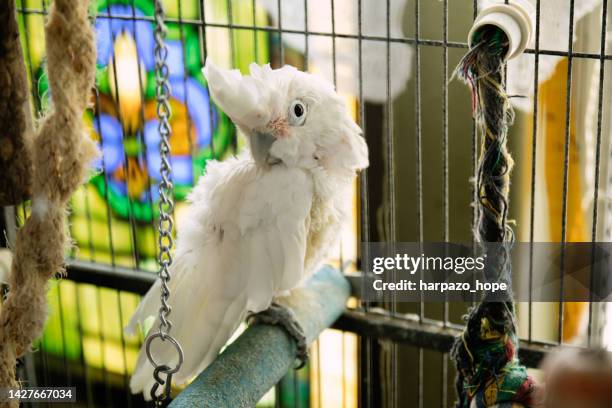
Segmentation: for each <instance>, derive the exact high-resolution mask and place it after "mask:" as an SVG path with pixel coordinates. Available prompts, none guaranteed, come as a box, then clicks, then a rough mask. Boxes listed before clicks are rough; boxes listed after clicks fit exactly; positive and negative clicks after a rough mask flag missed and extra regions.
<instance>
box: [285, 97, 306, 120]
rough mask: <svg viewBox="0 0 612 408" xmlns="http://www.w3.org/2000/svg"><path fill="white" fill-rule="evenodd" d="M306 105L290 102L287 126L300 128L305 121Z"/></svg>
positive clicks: (299, 102)
mask: <svg viewBox="0 0 612 408" xmlns="http://www.w3.org/2000/svg"><path fill="white" fill-rule="evenodd" d="M307 113H308V110H307V109H306V104H305V103H304V102H302V101H299V100H296V101H293V102H291V105H290V106H289V115H288V116H289V124H290V125H291V126H302V125H303V124H304V122H305V121H306V114H307Z"/></svg>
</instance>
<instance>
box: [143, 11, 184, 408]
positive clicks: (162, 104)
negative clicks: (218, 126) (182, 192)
mask: <svg viewBox="0 0 612 408" xmlns="http://www.w3.org/2000/svg"><path fill="white" fill-rule="evenodd" d="M164 16H165V13H164V9H163V6H162V3H161V0H156V1H155V23H156V25H155V50H154V55H155V84H156V87H155V94H156V97H157V117H158V119H159V125H158V130H159V135H160V139H161V140H160V148H159V151H160V155H161V166H160V175H161V180H160V182H159V225H158V234H159V235H158V241H157V242H158V245H159V255H158V258H157V260H158V263H159V279H160V281H161V298H160V299H161V306H160V308H159V327H158V329H157V331H155V332H154V333H152V334H151V335H150V336H149V337H148V338H147V340H146V346H145V350H146V353H147V358H148V359H149V361H150V362H151V364H152V365H153V367H154V368H155V370H154V373H153V377H154V379H155V384H154V385H153V387H152V388H151V398H152V399H153V401H154V402H155V406H158V407H161V406H165V405H166V404H167V403H168V402H169V400H170V390H171V385H172V375H173V374H174V373H176V372H177V371H178V370H179V369H180V368H181V365H182V364H183V357H184V356H183V349H182V348H181V346H180V344H179V342H178V341H177V340H176V339H175V338H173V337H172V336H171V335H170V334H169V333H170V330H171V329H172V322H171V321H170V319H169V318H168V316H169V315H170V312H171V311H172V308H171V307H170V304H169V302H168V301H169V298H170V288H169V287H168V282H169V281H170V265H172V254H171V250H172V246H173V244H174V240H173V238H172V229H173V227H174V222H173V221H172V213H173V210H174V202H173V198H172V197H173V185H172V180H171V176H172V166H171V165H170V135H171V133H172V128H171V127H170V122H169V120H170V115H171V113H172V112H171V109H170V103H169V101H168V98H169V96H170V83H169V82H168V73H169V70H168V64H167V62H166V61H167V58H168V48H167V47H166V43H165V39H166V25H165V23H164ZM155 339H159V340H161V341H162V342H164V343H166V342H168V343H169V344H170V345H171V346H173V347H174V349H175V350H176V352H177V354H178V360H177V363H176V366H175V367H171V366H169V365H167V364H166V363H168V362H165V363H161V364H160V363H157V362H156V361H155V358H154V357H153V355H152V352H151V345H152V343H153V341H154V340H155ZM163 375H165V378H162V376H163ZM160 387H163V388H162V391H161V392H159V393H158V389H159V388H160Z"/></svg>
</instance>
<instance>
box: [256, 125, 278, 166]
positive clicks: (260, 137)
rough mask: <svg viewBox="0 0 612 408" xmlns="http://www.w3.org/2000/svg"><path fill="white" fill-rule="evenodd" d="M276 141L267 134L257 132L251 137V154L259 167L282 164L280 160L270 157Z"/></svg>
mask: <svg viewBox="0 0 612 408" xmlns="http://www.w3.org/2000/svg"><path fill="white" fill-rule="evenodd" d="M275 140H276V138H275V137H274V136H272V135H271V134H270V133H265V132H257V131H255V132H253V133H252V134H251V135H250V136H249V141H250V143H251V154H252V155H253V159H255V163H257V164H258V165H259V166H270V165H274V164H277V163H279V162H280V160H279V159H277V158H275V157H273V156H271V155H270V148H271V147H272V144H273V143H274V141H275Z"/></svg>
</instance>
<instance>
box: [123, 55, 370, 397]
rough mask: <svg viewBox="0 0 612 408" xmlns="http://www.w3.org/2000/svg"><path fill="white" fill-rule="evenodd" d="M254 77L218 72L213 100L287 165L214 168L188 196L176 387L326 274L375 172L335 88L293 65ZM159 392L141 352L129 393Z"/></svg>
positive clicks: (153, 303) (153, 300)
mask: <svg viewBox="0 0 612 408" xmlns="http://www.w3.org/2000/svg"><path fill="white" fill-rule="evenodd" d="M250 71H251V75H250V76H243V75H241V74H240V73H239V72H238V71H227V70H223V69H221V68H218V67H216V66H215V65H214V64H212V63H211V62H210V61H207V63H206V68H205V72H204V73H205V75H206V78H207V81H208V88H209V90H210V93H211V96H212V98H213V99H214V100H215V102H216V103H217V105H218V106H219V107H220V108H221V109H223V111H224V112H225V113H226V114H228V115H229V116H230V117H231V118H232V120H233V121H234V122H235V123H236V124H237V125H239V127H240V128H241V129H242V130H243V131H244V132H245V134H246V135H247V136H248V137H250V138H252V137H253V135H258V134H260V133H265V134H268V135H272V136H273V137H274V141H273V143H272V145H271V146H270V148H269V154H270V155H272V156H274V157H275V158H276V159H278V162H279V164H276V165H274V166H271V167H270V166H267V165H264V166H261V167H260V166H258V165H257V164H256V163H255V162H254V161H253V159H252V157H251V156H250V154H249V152H245V153H244V154H242V155H241V156H239V157H238V158H231V159H228V160H226V161H224V162H214V161H213V162H209V163H208V164H207V167H206V174H205V175H204V177H202V178H201V179H200V181H199V183H198V185H197V186H196V187H195V188H194V190H193V192H192V193H191V195H190V197H189V200H190V201H191V206H190V209H189V214H187V215H186V217H184V220H185V221H186V222H185V223H183V224H181V225H179V228H178V231H179V235H178V240H177V247H176V253H175V263H174V265H173V266H172V271H171V273H172V280H171V281H170V290H171V298H170V299H171V300H170V304H171V306H172V314H171V316H170V318H171V320H172V322H173V324H174V326H173V329H172V332H171V334H172V335H173V336H175V338H176V339H177V340H178V341H179V342H180V344H181V345H182V347H183V350H184V353H185V362H184V365H183V367H182V368H181V370H180V371H179V372H178V373H176V374H175V376H174V377H173V379H174V381H175V382H176V383H177V384H184V383H186V382H188V381H189V380H191V379H192V377H194V376H195V375H197V374H198V373H199V372H200V371H202V370H204V369H205V368H206V367H207V366H208V365H209V364H210V363H211V362H212V360H213V359H214V358H215V357H216V356H217V354H218V353H219V351H220V349H221V348H222V347H223V346H224V345H225V344H226V342H227V341H228V339H230V337H231V336H232V334H233V333H234V332H235V330H236V329H237V328H238V326H239V325H240V323H241V322H242V321H243V320H244V318H245V316H246V314H247V312H255V313H256V312H260V311H262V310H265V309H266V308H268V307H269V305H270V303H271V302H272V300H273V299H274V298H275V297H278V296H281V295H285V294H287V293H288V292H289V291H290V290H292V289H293V288H295V287H297V286H298V285H299V284H300V283H301V282H302V281H303V280H304V278H305V277H307V276H308V275H309V274H311V273H312V272H313V271H314V270H316V268H317V267H318V266H319V264H320V263H321V262H322V261H323V259H324V258H325V256H326V254H327V252H328V251H329V249H330V248H331V247H332V246H333V244H334V241H335V240H336V238H337V235H338V231H339V230H340V223H341V222H342V221H343V219H345V218H346V214H347V213H348V212H347V206H348V204H349V203H350V202H351V200H350V197H349V196H348V194H349V192H350V191H351V190H350V187H351V185H352V183H353V181H354V176H355V171H356V170H358V169H361V168H364V167H366V166H367V164H368V158H367V146H366V144H365V142H364V139H363V138H362V137H361V130H360V129H359V127H358V126H357V125H355V123H354V122H353V121H352V120H351V118H350V116H349V114H348V113H347V109H346V106H345V105H344V101H343V100H342V99H341V98H340V97H339V96H338V95H337V94H336V93H335V92H334V89H333V87H332V86H331V84H329V83H327V82H325V81H322V80H321V79H319V78H317V77H315V76H313V75H309V74H305V73H303V72H299V71H297V70H296V69H295V68H293V67H288V66H286V67H283V68H280V69H275V70H272V69H271V68H270V66H268V65H266V66H257V65H251V67H250ZM296 100H298V101H300V103H303V104H307V109H305V112H307V115H308V116H307V117H306V118H305V120H304V121H303V122H302V123H301V124H300V125H299V126H293V125H291V122H290V121H289V119H288V113H289V109H290V107H291V106H292V102H293V101H296ZM159 289H160V288H159V283H157V284H155V285H154V286H153V287H152V288H151V290H150V291H149V292H148V293H147V294H146V296H145V297H144V298H143V300H142V302H141V304H140V306H139V307H138V309H137V310H136V312H135V314H134V316H133V317H132V320H131V321H130V325H129V326H128V328H127V330H128V331H129V330H131V331H133V330H135V329H136V327H137V326H138V324H140V325H142V323H143V322H144V321H145V320H147V319H148V318H150V317H155V316H156V315H157V311H158V309H159V305H160V300H159ZM157 324H158V323H157V322H156V324H155V325H154V326H153V327H156V325H157ZM153 345H154V347H153V350H152V354H153V356H154V357H155V359H156V361H158V362H160V363H164V364H169V365H171V366H173V365H174V364H175V362H176V357H177V356H176V352H175V351H174V350H173V348H172V347H171V346H170V345H168V344H164V343H162V342H161V341H157V342H155V343H153ZM152 385H153V367H152V366H151V364H150V363H149V362H148V361H147V358H146V356H145V352H144V350H141V351H140V355H139V357H138V360H137V363H136V368H135V371H134V373H133V376H132V380H131V383H130V387H131V389H132V392H134V393H137V392H144V394H145V398H149V389H150V388H151V386H152Z"/></svg>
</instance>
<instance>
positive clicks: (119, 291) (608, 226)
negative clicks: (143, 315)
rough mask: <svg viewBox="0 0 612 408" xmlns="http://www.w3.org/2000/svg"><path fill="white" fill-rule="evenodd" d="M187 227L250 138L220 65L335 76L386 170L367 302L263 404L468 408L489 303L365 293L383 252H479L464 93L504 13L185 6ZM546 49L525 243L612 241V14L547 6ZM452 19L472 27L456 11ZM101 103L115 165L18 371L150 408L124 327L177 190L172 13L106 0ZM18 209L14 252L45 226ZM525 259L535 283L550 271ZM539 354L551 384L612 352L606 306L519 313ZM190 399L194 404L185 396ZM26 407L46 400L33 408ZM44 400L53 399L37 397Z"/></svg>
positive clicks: (528, 307)
mask: <svg viewBox="0 0 612 408" xmlns="http://www.w3.org/2000/svg"><path fill="white" fill-rule="evenodd" d="M162 3H163V5H164V8H165V18H164V22H165V24H166V26H167V29H168V32H167V37H166V41H165V43H166V46H167V48H168V53H167V64H168V81H169V83H170V88H171V98H170V106H171V110H172V116H171V119H170V124H171V126H172V129H173V133H172V136H171V138H170V145H171V158H170V160H171V163H172V176H171V177H172V182H173V184H174V200H175V203H176V205H175V207H174V213H173V216H174V218H175V219H176V220H177V223H178V225H179V228H180V224H181V222H184V221H185V220H184V217H185V208H186V206H187V202H186V198H187V196H188V194H189V192H190V191H191V188H192V187H193V186H194V185H195V184H196V183H197V181H198V180H199V178H200V177H205V173H206V166H207V163H208V162H209V161H210V160H224V159H226V158H229V157H232V156H234V155H236V154H237V153H238V152H239V151H240V150H241V149H242V148H243V147H244V146H245V143H246V142H245V140H244V138H243V137H242V136H241V135H240V132H239V131H238V130H237V129H236V128H235V126H234V125H233V124H232V122H231V121H230V119H229V118H228V116H227V115H226V114H225V113H224V112H223V111H222V110H221V109H219V108H218V107H217V106H216V105H215V104H214V103H212V101H211V98H210V95H209V93H208V88H207V81H206V79H205V77H204V74H203V73H202V68H203V67H204V63H205V61H206V58H207V57H210V58H212V59H213V60H214V61H215V62H216V63H218V64H219V65H221V66H224V67H226V68H235V69H238V70H240V71H242V72H248V66H249V64H251V63H252V62H256V63H259V64H265V63H270V64H271V66H272V67H273V68H277V67H281V66H282V65H285V64H290V65H293V66H295V67H297V68H299V69H301V70H304V71H309V72H312V73H315V74H317V75H320V76H322V77H324V78H325V79H327V80H328V81H330V82H331V83H333V84H334V85H335V87H336V89H337V91H338V93H339V94H340V95H341V96H342V97H343V99H344V100H345V101H346V105H347V107H348V108H349V111H350V112H351V115H352V116H353V118H354V119H355V121H356V122H357V123H358V124H359V125H360V126H361V128H362V129H363V131H364V137H365V139H366V141H367V144H368V147H369V150H370V166H369V168H368V169H367V170H366V171H363V172H362V173H361V174H360V176H359V178H358V181H357V182H356V183H355V185H354V186H353V201H354V202H353V205H352V219H351V222H350V223H349V224H348V225H347V226H346V228H344V229H343V230H342V232H341V242H340V243H339V245H338V246H337V248H335V249H334V251H333V256H332V257H331V259H329V263H330V264H331V265H333V266H334V267H335V268H338V269H339V270H341V271H342V272H343V273H344V275H345V276H346V277H347V278H348V280H349V282H350V283H351V288H352V296H351V298H350V299H349V303H348V309H347V310H346V311H345V312H344V313H343V314H342V315H341V316H340V318H339V319H338V320H337V321H336V322H335V323H334V324H333V326H332V328H330V329H328V330H326V331H324V332H323V333H322V335H321V336H320V337H319V338H318V339H317V340H316V342H315V343H314V344H313V346H312V347H311V357H310V360H309V362H308V363H307V365H306V366H305V367H304V368H303V369H300V370H297V371H290V372H289V373H288V374H287V375H286V376H285V377H284V378H283V379H282V380H281V381H280V382H279V383H278V384H277V385H276V386H275V387H274V389H273V390H271V391H270V392H269V393H268V394H266V395H265V396H264V398H263V399H262V400H261V401H260V402H259V404H258V405H257V406H258V407H272V406H274V407H319V408H327V407H334V408H335V407H342V408H351V407H436V406H439V407H448V406H452V404H453V403H454V401H455V398H456V396H455V390H454V381H455V380H454V379H455V368H454V365H453V362H452V360H451V357H450V354H449V353H450V349H451V346H452V343H453V341H454V338H455V337H456V336H457V335H458V334H459V333H460V332H461V330H462V328H463V325H464V320H463V316H464V315H465V314H466V312H467V310H468V308H469V307H470V306H473V305H474V304H475V302H476V301H477V299H476V298H474V299H473V301H465V302H451V301H445V302H426V301H417V302H396V301H395V299H393V298H383V299H380V301H378V302H375V303H373V302H366V301H365V300H364V299H362V298H361V295H360V294H361V293H362V292H361V291H362V287H363V285H364V282H365V278H364V274H363V273H362V272H361V271H362V266H363V265H362V262H363V248H364V247H363V245H362V243H366V244H367V243H371V242H388V243H389V242H417V243H419V242H420V243H423V242H472V240H473V235H472V231H473V228H474V226H475V225H476V222H477V212H476V208H475V206H473V205H472V203H473V202H475V200H476V199H477V197H476V196H477V191H476V189H475V187H474V183H473V180H474V179H475V178H476V177H477V166H478V165H477V161H478V157H479V153H480V149H481V146H480V135H479V132H478V129H477V126H476V124H475V122H474V120H473V119H472V111H471V106H470V103H469V100H470V95H469V90H468V89H467V87H465V85H464V84H462V83H460V82H459V81H456V80H453V71H454V68H455V67H456V66H457V64H458V63H459V61H460V60H461V57H462V56H463V55H464V54H465V53H466V51H467V50H468V44H467V41H466V35H467V33H468V32H469V30H470V27H471V26H472V23H473V21H474V19H475V18H476V16H477V15H478V11H479V9H480V8H482V7H484V6H485V5H487V4H489V3H491V1H488V0H487V1H485V0H481V1H478V0H473V1H472V0H457V1H449V0H441V1H434V2H432V1H421V0H386V1H376V2H374V1H372V0H294V1H286V0H285V1H283V0H278V1H272V0H202V1H195V0H164V1H162ZM531 3H533V6H534V10H535V25H534V27H533V33H534V38H533V43H532V44H530V45H529V46H528V48H527V49H526V51H525V53H524V55H522V56H521V57H519V58H517V59H514V60H511V61H510V62H509V63H508V66H507V70H506V72H505V74H504V75H505V77H506V83H507V92H508V94H509V96H510V101H511V102H512V105H513V108H514V111H515V122H514V125H513V127H512V128H511V130H510V133H509V136H508V143H509V149H510V150H511V152H512V155H513V157H514V160H515V170H514V173H513V184H512V187H511V200H512V204H511V207H510V213H509V219H510V220H513V222H514V223H515V227H514V228H515V233H516V240H517V241H518V242H524V243H538V242H562V243H565V242H605V241H610V240H612V205H611V204H610V203H611V201H610V199H609V196H610V195H611V194H612V166H611V164H612V161H610V158H611V157H612V122H610V118H611V117H612V115H611V113H612V94H611V93H610V92H607V90H609V89H612V83H611V82H610V81H612V74H611V72H610V67H611V65H610V61H611V60H612V52H611V51H610V46H609V44H610V42H611V41H612V37H611V36H608V35H607V32H608V31H609V21H608V18H609V14H610V11H609V8H608V2H607V0H587V1H580V2H578V1H574V0H563V1H553V0H533V1H531ZM49 7H50V3H49V1H47V0H17V11H18V23H19V31H20V35H21V43H22V47H23V50H24V56H25V62H26V67H27V75H28V80H29V84H30V91H31V97H32V101H33V105H32V109H33V112H34V114H35V116H36V117H41V116H42V114H43V112H45V111H46V110H48V109H49V103H50V102H49V100H50V99H49V86H48V78H47V74H46V71H45V66H46V56H45V47H44V43H45V42H44V35H45V34H44V29H43V28H44V24H45V21H46V19H47V15H48V12H49ZM451 17H452V18H451ZM90 19H91V24H92V25H93V27H94V29H95V33H96V48H97V60H96V91H95V93H94V94H93V100H92V101H91V108H90V109H88V110H87V111H86V113H85V115H84V117H83V121H84V124H85V126H86V128H87V129H89V131H90V136H91V138H92V139H93V140H94V141H96V143H97V144H98V146H99V148H100V151H101V152H102V154H101V156H100V158H99V159H97V161H96V162H95V163H94V169H92V171H91V175H90V177H89V178H88V181H87V183H86V184H84V185H83V186H82V187H80V188H79V189H78V191H77V192H76V193H75V194H74V197H73V198H72V200H71V201H70V215H69V229H70V236H71V237H72V239H73V240H74V243H75V245H74V246H73V248H72V249H71V251H70V253H69V254H67V275H66V277H64V278H62V279H57V280H53V281H52V282H51V284H50V287H49V293H48V302H49V316H48V320H47V323H46V326H45V330H44V334H43V335H42V337H41V338H40V339H39V340H38V341H37V342H36V344H35V345H34V350H33V351H32V352H31V353H28V354H27V355H26V356H25V357H24V358H22V359H21V360H20V361H19V364H18V378H19V379H20V381H23V382H25V383H27V384H29V385H31V386H40V387H43V386H44V387H53V386H56V387H60V386H61V387H66V386H69V387H76V389H77V395H76V398H77V401H78V402H79V403H80V404H81V405H82V406H85V405H86V406H92V407H93V406H127V407H137V406H145V401H144V400H143V398H142V396H141V395H132V394H131V393H130V391H129V386H128V383H129V378H130V375H131V373H132V370H133V367H134V364H135V360H136V356H137V353H138V350H139V348H140V346H141V345H142V343H143V341H144V338H142V336H139V335H133V336H128V335H126V334H124V331H123V328H124V327H125V326H126V324H127V322H128V321H129V319H130V316H131V315H132V313H133V312H134V310H135V308H136V307H137V305H138V302H139V299H140V297H141V296H142V295H143V294H144V293H146V291H147V290H148V289H149V287H150V286H151V285H152V284H153V282H154V281H155V280H156V278H157V276H156V274H155V272H156V271H157V262H156V256H157V254H158V251H159V247H158V242H157V233H158V232H157V222H158V219H159V211H158V209H157V204H158V202H159V200H160V197H159V193H158V184H159V182H160V180H161V174H160V170H159V169H160V162H161V153H160V148H159V142H160V135H159V133H158V132H157V127H158V124H159V119H158V116H157V99H156V89H155V62H156V60H155V51H154V47H155V38H154V37H155V24H156V22H155V2H154V1H153V0H92V1H91V8H90ZM31 211H32V208H31V204H30V202H29V201H24V202H23V203H21V204H19V205H15V206H6V207H4V217H1V218H2V222H3V226H2V227H3V230H5V231H6V233H5V234H3V235H2V237H0V241H2V242H1V243H2V246H3V247H7V248H10V247H11V244H12V242H14V240H15V233H16V230H17V229H18V228H19V227H20V226H22V225H23V223H24V221H25V220H26V218H27V217H28V215H29V214H30V213H31ZM537 267H538V265H536V264H534V263H530V264H527V265H523V266H522V267H521V274H522V278H521V279H525V280H526V281H530V279H531V277H532V274H533V270H534V268H537ZM517 315H518V319H519V327H518V328H519V335H520V357H521V360H522V362H523V363H524V364H525V365H526V366H527V367H528V368H529V369H530V370H532V371H531V372H533V373H534V375H536V376H537V375H538V367H539V365H540V363H541V361H542V359H543V358H544V357H545V355H546V354H547V353H548V351H549V350H550V349H551V348H552V347H554V346H561V347H566V346H569V345H571V346H572V347H585V348H586V347H596V346H597V347H608V348H609V347H612V320H610V319H609V318H608V317H609V316H611V315H612V307H610V306H608V304H607V303H605V302H564V301H560V302H548V303H544V302H538V301H537V299H525V300H524V301H521V302H519V303H517ZM175 391H176V392H179V391H180V390H175ZM25 405H26V406H28V405H29V403H25ZM32 406H34V405H32Z"/></svg>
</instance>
